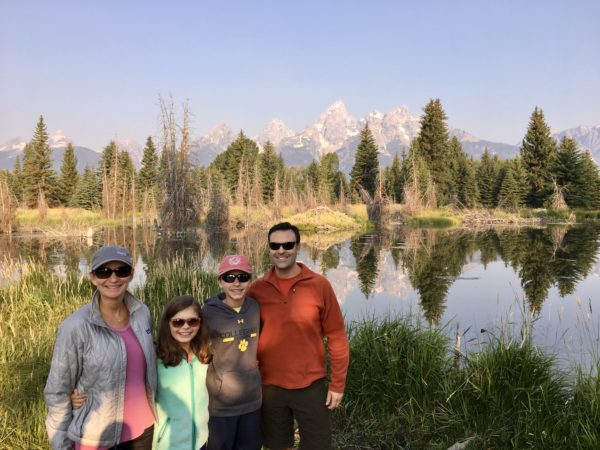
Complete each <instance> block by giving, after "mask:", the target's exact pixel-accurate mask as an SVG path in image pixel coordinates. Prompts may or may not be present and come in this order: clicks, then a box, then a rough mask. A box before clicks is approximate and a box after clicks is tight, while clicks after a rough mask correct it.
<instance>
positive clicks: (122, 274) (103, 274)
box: [92, 266, 132, 280]
mask: <svg viewBox="0 0 600 450" xmlns="http://www.w3.org/2000/svg"><path fill="white" fill-rule="evenodd" d="M131 272H132V269H131V267H129V266H121V267H117V268H116V269H111V268H110V267H98V268H97V269H96V270H93V271H92V273H93V274H94V275H96V277H97V278H100V279H101V280H106V279H107V278H110V277H111V275H112V274H113V273H114V274H115V275H116V276H117V277H119V278H127V277H128V276H129V275H131Z"/></svg>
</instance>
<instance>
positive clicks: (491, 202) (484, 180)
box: [477, 148, 500, 208]
mask: <svg viewBox="0 0 600 450" xmlns="http://www.w3.org/2000/svg"><path fill="white" fill-rule="evenodd" d="M499 176H500V162H499V159H498V156H497V155H494V156H493V157H492V156H490V152H489V151H488V149H487V148H485V149H484V150H483V154H482V155H481V162H480V163H479V166H478V168H477V187H478V190H479V203H481V205H482V206H483V207H485V208H494V207H495V206H496V202H497V191H498V189H497V186H498V179H499Z"/></svg>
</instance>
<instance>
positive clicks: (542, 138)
mask: <svg viewBox="0 0 600 450" xmlns="http://www.w3.org/2000/svg"><path fill="white" fill-rule="evenodd" d="M521 159H522V161H523V165H524V167H525V171H526V172H527V174H528V179H529V193H528V196H527V205H528V206H531V207H533V208H540V207H542V206H543V205H544V203H545V202H546V200H548V198H549V197H550V195H551V193H552V175H553V174H552V169H553V168H554V167H555V160H556V142H555V141H554V138H552V135H551V133H550V127H549V126H548V125H547V124H546V121H545V119H544V113H543V111H542V110H541V109H538V107H537V106H536V108H535V109H534V110H533V113H532V114H531V118H530V119H529V127H528V128H527V133H526V134H525V137H524V138H523V144H522V146H521Z"/></svg>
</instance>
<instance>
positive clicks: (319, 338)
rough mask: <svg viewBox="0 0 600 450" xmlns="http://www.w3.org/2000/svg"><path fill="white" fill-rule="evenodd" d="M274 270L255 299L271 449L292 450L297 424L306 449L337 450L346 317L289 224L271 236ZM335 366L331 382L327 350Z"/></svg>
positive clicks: (253, 291) (254, 289)
mask: <svg viewBox="0 0 600 450" xmlns="http://www.w3.org/2000/svg"><path fill="white" fill-rule="evenodd" d="M268 236H269V256H270V259H271V262H272V263H273V267H271V269H270V270H269V271H268V272H267V273H266V274H265V275H264V276H263V277H262V278H261V279H259V280H257V281H256V282H254V284H253V285H252V286H251V287H250V290H249V291H248V295H249V296H250V297H252V298H255V299H256V300H257V301H258V303H259V304H260V315H261V323H262V324H261V332H260V339H259V343H258V360H259V365H260V372H261V375H262V382H263V404H262V415H263V434H264V438H265V440H264V445H265V446H266V447H267V448H269V449H271V450H282V449H291V448H292V446H293V444H294V419H296V421H297V423H298V428H299V432H300V448H301V449H304V450H309V449H310V450H327V449H329V448H330V447H331V427H330V419H329V412H330V410H333V409H335V408H337V407H338V406H339V405H340V403H341V401H342V397H343V392H344V384H345V382H346V372H347V370H348V362H349V346H348V338H347V335H346V328H345V325H344V318H343V316H342V312H341V310H340V306H339V303H338V301H337V298H336V296H335V293H334V292H333V289H332V287H331V284H330V283H329V281H327V279H325V277H323V276H322V275H320V274H318V273H316V272H313V271H312V270H310V269H309V268H308V267H306V266H305V265H304V264H302V263H298V262H296V257H297V256H298V251H299V249H300V232H299V230H298V228H297V227H296V226H294V225H292V224H290V223H288V222H283V223H279V224H277V225H274V226H273V227H271V229H270V230H269V235H268ZM324 338H327V347H328V350H329V358H330V364H331V380H330V382H329V384H328V383H327V381H326V363H325V345H324Z"/></svg>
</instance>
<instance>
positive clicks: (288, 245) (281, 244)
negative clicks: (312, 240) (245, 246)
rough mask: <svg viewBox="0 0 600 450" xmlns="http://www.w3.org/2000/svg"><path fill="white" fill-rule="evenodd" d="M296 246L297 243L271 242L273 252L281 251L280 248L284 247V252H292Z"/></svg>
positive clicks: (270, 246)
mask: <svg viewBox="0 0 600 450" xmlns="http://www.w3.org/2000/svg"><path fill="white" fill-rule="evenodd" d="M295 246H296V241H292V242H269V248H270V249H271V250H279V247H283V249H284V250H291V249H293V248H294V247H295Z"/></svg>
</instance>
